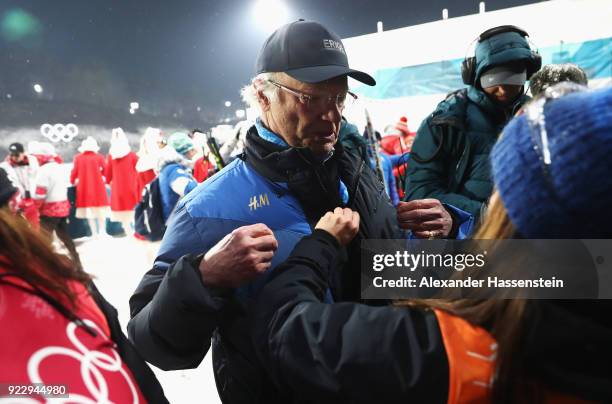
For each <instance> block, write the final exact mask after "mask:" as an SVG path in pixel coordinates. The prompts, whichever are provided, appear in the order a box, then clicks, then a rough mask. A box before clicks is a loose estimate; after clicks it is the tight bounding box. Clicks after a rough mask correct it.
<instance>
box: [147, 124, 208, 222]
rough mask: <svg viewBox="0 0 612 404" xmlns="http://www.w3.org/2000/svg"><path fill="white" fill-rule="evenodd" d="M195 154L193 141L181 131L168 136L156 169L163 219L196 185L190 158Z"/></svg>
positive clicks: (167, 216) (165, 218) (166, 217)
mask: <svg viewBox="0 0 612 404" xmlns="http://www.w3.org/2000/svg"><path fill="white" fill-rule="evenodd" d="M195 155H196V150H195V147H194V145H193V141H192V140H191V138H190V137H189V136H187V134H186V133H181V132H176V133H173V134H172V135H171V136H170V137H169V138H168V146H167V147H164V149H163V150H162V152H161V154H160V157H159V161H158V164H157V169H158V171H159V190H160V194H161V199H162V208H163V214H162V216H163V219H164V221H167V220H168V218H169V217H170V214H171V213H172V211H173V210H174V207H175V206H176V204H177V203H178V200H179V199H180V198H182V197H183V196H185V195H187V194H188V193H189V192H190V191H191V190H192V189H194V188H195V187H196V186H197V185H198V183H197V182H196V180H195V179H194V178H193V176H192V175H191V171H192V167H193V162H192V161H191V159H192V158H193V157H194V156H195Z"/></svg>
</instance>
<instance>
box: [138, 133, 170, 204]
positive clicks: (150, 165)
mask: <svg viewBox="0 0 612 404" xmlns="http://www.w3.org/2000/svg"><path fill="white" fill-rule="evenodd" d="M163 145H164V138H163V136H162V132H161V130H160V129H158V128H147V130H146V131H145V133H144V135H142V137H141V138H140V149H139V150H138V162H137V163H136V171H137V173H138V174H137V187H136V194H137V195H138V197H139V198H140V196H141V195H142V190H143V189H144V187H145V186H146V185H147V184H148V183H150V182H151V181H153V179H154V178H155V177H156V175H157V174H156V173H155V170H156V169H157V161H158V159H159V156H160V153H161V148H162V147H163Z"/></svg>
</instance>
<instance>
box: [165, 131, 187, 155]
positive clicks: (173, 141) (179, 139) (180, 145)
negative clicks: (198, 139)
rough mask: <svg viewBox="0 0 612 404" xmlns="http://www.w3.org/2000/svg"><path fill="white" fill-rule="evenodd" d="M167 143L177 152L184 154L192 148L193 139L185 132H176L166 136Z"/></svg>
mask: <svg viewBox="0 0 612 404" xmlns="http://www.w3.org/2000/svg"><path fill="white" fill-rule="evenodd" d="M168 145H169V146H170V147H172V148H173V149H174V150H176V151H177V152H178V153H179V154H182V155H185V154H187V152H188V151H189V150H191V149H193V141H192V140H191V138H190V137H189V136H187V134H185V133H181V132H176V133H173V134H172V135H171V136H170V137H169V138H168Z"/></svg>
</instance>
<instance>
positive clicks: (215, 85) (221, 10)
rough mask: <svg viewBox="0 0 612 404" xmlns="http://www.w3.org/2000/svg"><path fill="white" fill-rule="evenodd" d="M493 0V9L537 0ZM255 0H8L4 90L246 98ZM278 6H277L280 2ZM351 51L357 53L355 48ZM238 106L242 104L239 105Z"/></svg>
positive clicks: (155, 99)
mask: <svg viewBox="0 0 612 404" xmlns="http://www.w3.org/2000/svg"><path fill="white" fill-rule="evenodd" d="M533 2H534V1H533V0H532V1H529V0H495V1H488V2H487V11H491V10H496V9H500V8H506V7H511V6H517V5H523V4H528V3H533ZM254 3H255V1H254V0H218V1H208V0H175V1H169V0H37V1H31V0H19V1H15V0H3V1H2V3H1V4H0V18H1V20H0V23H1V26H0V63H1V64H0V72H1V73H2V80H1V82H0V96H2V97H3V98H4V97H7V96H6V94H10V97H16V98H21V99H27V98H28V97H35V96H36V94H35V93H34V92H33V91H32V84H33V83H40V84H41V85H42V86H43V88H44V89H45V93H44V94H45V96H47V97H51V99H55V100H63V99H70V100H73V101H74V100H76V101H82V102H88V103H90V104H94V105H95V104H100V105H105V106H112V107H115V106H116V107H121V108H123V107H124V106H125V107H126V108H127V105H126V104H125V103H126V102H128V100H134V101H139V102H140V104H141V108H142V109H143V110H149V111H152V112H155V111H158V112H159V111H162V110H172V109H195V108H196V107H197V106H199V107H200V108H201V111H202V114H205V113H207V114H212V115H214V114H218V113H219V112H221V111H223V109H224V108H225V107H224V105H223V104H224V102H225V100H230V101H231V102H232V103H233V104H234V105H236V104H238V103H239V100H240V99H239V93H238V92H239V88H240V87H241V86H242V85H244V84H246V83H247V82H248V80H249V78H250V77H251V76H252V75H253V65H254V61H255V57H256V55H257V53H258V51H259V48H260V46H261V44H262V43H263V40H264V39H265V37H266V36H267V33H266V32H265V31H264V30H262V29H261V27H258V26H257V25H256V24H255V22H254V18H253V5H254ZM284 3H285V4H286V5H287V8H288V10H289V17H288V19H289V20H295V19H297V18H305V19H312V20H317V21H319V22H322V23H323V24H325V25H327V26H328V27H330V28H332V30H334V31H335V32H336V33H337V34H339V35H340V36H341V37H344V38H345V37H350V36H356V35H361V34H366V33H371V32H375V31H376V22H377V21H379V20H382V21H383V23H384V28H385V30H389V29H393V28H399V27H403V26H407V25H414V24H419V23H424V22H430V21H435V20H438V19H440V18H441V10H442V9H443V8H448V9H449V16H450V17H456V16H460V15H466V14H472V13H476V12H477V11H478V1H472V0H470V1H452V0H428V1H407V0H376V1H372V0H352V1H333V0H285V1H284ZM271 12H273V11H271ZM349 56H350V55H349ZM233 107H234V106H232V108H233Z"/></svg>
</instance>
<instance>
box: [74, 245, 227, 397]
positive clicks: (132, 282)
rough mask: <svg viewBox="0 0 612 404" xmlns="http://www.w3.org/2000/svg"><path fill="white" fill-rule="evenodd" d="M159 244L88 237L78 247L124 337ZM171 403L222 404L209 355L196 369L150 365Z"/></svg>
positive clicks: (86, 267)
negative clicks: (133, 299) (139, 287)
mask: <svg viewBox="0 0 612 404" xmlns="http://www.w3.org/2000/svg"><path fill="white" fill-rule="evenodd" d="M158 244H159V243H149V242H144V241H140V240H136V239H135V238H133V237H123V238H112V237H100V238H89V239H86V240H84V241H83V242H81V243H79V244H78V247H77V248H78V251H79V254H80V256H81V261H82V262H83V266H84V268H85V270H86V271H87V272H89V273H90V274H92V275H94V276H95V282H96V285H97V286H98V289H99V290H100V291H101V292H102V294H103V295H104V297H105V298H106V300H108V301H109V302H110V303H111V304H112V305H113V306H115V308H117V310H118V311H119V321H120V322H121V325H122V327H123V330H124V332H125V333H126V334H127V322H128V320H129V318H130V312H129V298H130V296H131V295H132V292H133V291H134V289H136V286H137V285H138V282H139V281H140V278H141V277H142V275H143V274H144V273H145V272H146V271H148V270H149V269H150V266H151V263H152V262H153V259H154V258H155V253H156V250H157V247H158ZM151 368H152V369H153V371H154V372H155V374H156V375H157V378H158V380H159V381H160V383H161V385H162V387H163V388H164V392H165V393H166V397H167V398H168V400H169V401H170V402H171V403H173V404H174V403H177V404H181V403H190V404H191V403H194V402H198V403H206V404H217V403H221V400H220V399H219V395H218V394H217V389H216V387H215V380H214V376H213V372H212V364H211V354H210V352H209V353H208V354H207V355H206V357H205V358H204V361H203V362H202V363H201V364H200V366H199V367H198V368H197V369H192V370H177V371H170V372H164V371H162V370H159V369H157V368H155V367H154V366H151Z"/></svg>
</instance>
